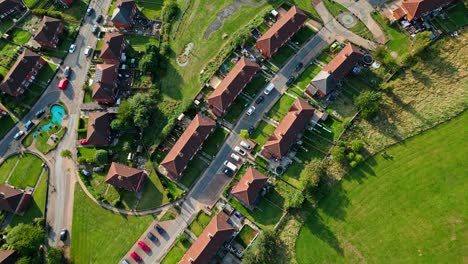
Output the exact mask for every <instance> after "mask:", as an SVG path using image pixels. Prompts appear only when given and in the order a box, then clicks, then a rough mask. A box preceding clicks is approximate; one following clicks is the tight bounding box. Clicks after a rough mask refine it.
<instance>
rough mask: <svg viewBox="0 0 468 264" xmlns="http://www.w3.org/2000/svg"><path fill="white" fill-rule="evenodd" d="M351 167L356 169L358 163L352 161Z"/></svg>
mask: <svg viewBox="0 0 468 264" xmlns="http://www.w3.org/2000/svg"><path fill="white" fill-rule="evenodd" d="M349 166H350V167H351V168H354V167H356V166H357V162H356V161H354V160H353V161H351V162H350V163H349Z"/></svg>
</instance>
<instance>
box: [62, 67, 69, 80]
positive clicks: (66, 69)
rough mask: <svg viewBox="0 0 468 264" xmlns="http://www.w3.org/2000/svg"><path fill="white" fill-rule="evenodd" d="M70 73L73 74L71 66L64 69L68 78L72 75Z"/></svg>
mask: <svg viewBox="0 0 468 264" xmlns="http://www.w3.org/2000/svg"><path fill="white" fill-rule="evenodd" d="M70 74H71V68H70V66H67V67H65V70H63V76H65V77H67V78H68V77H70Z"/></svg>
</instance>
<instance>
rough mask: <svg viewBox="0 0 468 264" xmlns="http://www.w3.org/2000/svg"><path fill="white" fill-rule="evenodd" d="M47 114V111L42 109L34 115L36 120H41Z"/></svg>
mask: <svg viewBox="0 0 468 264" xmlns="http://www.w3.org/2000/svg"><path fill="white" fill-rule="evenodd" d="M44 113H45V110H44V109H41V110H39V111H37V112H36V114H35V115H34V116H35V117H36V118H39V117H41V116H42V115H43V114H44Z"/></svg>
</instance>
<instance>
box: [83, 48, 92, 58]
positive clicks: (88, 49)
mask: <svg viewBox="0 0 468 264" xmlns="http://www.w3.org/2000/svg"><path fill="white" fill-rule="evenodd" d="M91 50H92V48H91V47H90V46H88V47H86V49H85V51H84V55H85V56H86V57H89V56H90V55H91Z"/></svg>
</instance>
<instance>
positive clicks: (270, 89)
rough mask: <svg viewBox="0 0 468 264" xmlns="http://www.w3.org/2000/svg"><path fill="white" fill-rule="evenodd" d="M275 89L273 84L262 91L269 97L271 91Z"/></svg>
mask: <svg viewBox="0 0 468 264" xmlns="http://www.w3.org/2000/svg"><path fill="white" fill-rule="evenodd" d="M273 89H275V85H274V84H273V83H270V84H268V86H267V88H265V91H263V93H264V94H266V95H269V94H270V93H271V91H273Z"/></svg>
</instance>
